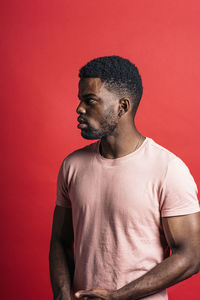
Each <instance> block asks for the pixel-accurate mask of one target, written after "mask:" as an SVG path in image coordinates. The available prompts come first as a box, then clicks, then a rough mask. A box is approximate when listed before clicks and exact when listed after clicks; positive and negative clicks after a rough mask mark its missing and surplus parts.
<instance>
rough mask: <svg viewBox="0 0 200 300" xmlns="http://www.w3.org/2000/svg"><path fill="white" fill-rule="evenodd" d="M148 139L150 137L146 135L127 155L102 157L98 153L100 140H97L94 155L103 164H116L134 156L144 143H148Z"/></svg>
mask: <svg viewBox="0 0 200 300" xmlns="http://www.w3.org/2000/svg"><path fill="white" fill-rule="evenodd" d="M149 140H150V138H149V137H146V138H145V140H144V141H143V143H142V144H141V145H140V147H139V148H137V149H136V150H135V151H133V152H131V153H129V154H127V155H124V156H121V157H118V158H105V157H103V156H102V155H101V154H100V151H99V147H100V143H101V140H98V141H97V143H96V157H97V159H98V160H99V161H100V162H101V163H103V164H105V165H110V166H114V165H118V164H121V163H122V162H124V161H127V160H129V159H130V158H132V157H134V156H136V155H137V154H138V153H140V152H141V151H142V149H143V148H144V147H145V145H146V144H147V143H148V141H149Z"/></svg>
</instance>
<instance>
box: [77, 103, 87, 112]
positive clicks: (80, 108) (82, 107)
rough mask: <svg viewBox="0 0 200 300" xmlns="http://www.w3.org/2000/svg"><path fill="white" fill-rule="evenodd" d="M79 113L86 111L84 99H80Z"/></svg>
mask: <svg viewBox="0 0 200 300" xmlns="http://www.w3.org/2000/svg"><path fill="white" fill-rule="evenodd" d="M76 112H77V114H85V113H86V109H85V105H84V103H83V102H82V101H80V103H79V105H78V107H77V109H76Z"/></svg>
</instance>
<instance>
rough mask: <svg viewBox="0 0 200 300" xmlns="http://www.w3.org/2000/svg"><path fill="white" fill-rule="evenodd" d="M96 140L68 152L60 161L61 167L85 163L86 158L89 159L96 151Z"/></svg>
mask: <svg viewBox="0 0 200 300" xmlns="http://www.w3.org/2000/svg"><path fill="white" fill-rule="evenodd" d="M97 143H98V141H97V142H93V143H90V144H89V145H86V146H84V147H81V148H79V149H76V150H74V151H72V152H71V153H69V154H68V155H67V156H66V157H65V158H64V159H63V161H62V165H63V168H64V169H66V168H67V167H68V166H70V165H72V166H73V165H77V164H82V163H86V161H87V160H91V157H92V156H93V155H94V153H95V152H96V147H97Z"/></svg>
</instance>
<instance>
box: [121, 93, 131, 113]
mask: <svg viewBox="0 0 200 300" xmlns="http://www.w3.org/2000/svg"><path fill="white" fill-rule="evenodd" d="M130 109H131V99H129V98H128V97H127V98H121V99H119V112H118V116H119V117H121V116H122V115H124V114H125V113H126V112H128V111H129V110H130Z"/></svg>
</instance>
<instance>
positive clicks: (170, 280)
mask: <svg viewBox="0 0 200 300" xmlns="http://www.w3.org/2000/svg"><path fill="white" fill-rule="evenodd" d="M197 272H198V268H197V267H196V265H195V264H192V263H191V260H190V259H189V258H187V257H186V256H184V255H182V254H179V253H175V254H173V255H172V256H170V257H168V258H167V259H165V260H164V261H163V262H161V263H160V264H158V265H157V266H156V267H154V268H153V269H152V270H150V271H149V272H147V273H146V274H145V275H143V276H141V277H140V278H138V279H136V280H134V281H132V282H130V283H128V284H127V285H125V286H123V287H122V288H120V289H118V290H117V291H115V292H114V293H113V299H115V300H129V299H131V300H135V299H140V298H143V297H145V296H148V295H151V294H154V293H157V292H159V291H161V290H163V289H165V288H168V287H169V286H171V285H174V284H176V283H178V282H180V281H182V280H184V279H187V278H188V277H190V276H192V275H193V274H195V273H197Z"/></svg>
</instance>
